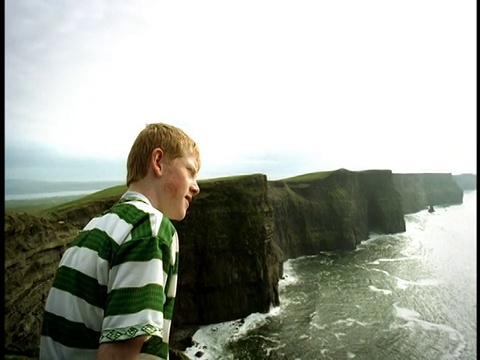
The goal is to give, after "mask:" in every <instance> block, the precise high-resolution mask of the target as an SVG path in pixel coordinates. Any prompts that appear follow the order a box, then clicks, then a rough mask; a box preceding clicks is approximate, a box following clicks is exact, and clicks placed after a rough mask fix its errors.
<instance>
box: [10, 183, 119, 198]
mask: <svg viewBox="0 0 480 360" xmlns="http://www.w3.org/2000/svg"><path fill="white" fill-rule="evenodd" d="M121 184H122V181H121V180H120V181H114V180H112V181H37V180H13V179H6V180H5V201H18V200H38V199H50V198H57V197H62V198H63V197H81V196H85V195H89V194H92V193H94V192H97V191H100V190H104V189H107V188H110V187H113V186H117V185H121Z"/></svg>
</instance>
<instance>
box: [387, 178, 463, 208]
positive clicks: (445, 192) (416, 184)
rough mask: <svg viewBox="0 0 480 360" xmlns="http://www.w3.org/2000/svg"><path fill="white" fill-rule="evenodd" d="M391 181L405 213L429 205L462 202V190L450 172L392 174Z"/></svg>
mask: <svg viewBox="0 0 480 360" xmlns="http://www.w3.org/2000/svg"><path fill="white" fill-rule="evenodd" d="M393 183H394V185H395V187H396V188H397V190H398V191H399V193H400V196H401V202H402V208H403V212H404V213H405V214H411V213H415V212H418V211H420V210H424V209H425V208H427V207H428V206H430V205H454V204H461V203H462V202H463V190H462V189H461V188H460V186H458V184H457V182H456V181H455V179H454V178H453V176H452V174H449V173H447V174H394V175H393Z"/></svg>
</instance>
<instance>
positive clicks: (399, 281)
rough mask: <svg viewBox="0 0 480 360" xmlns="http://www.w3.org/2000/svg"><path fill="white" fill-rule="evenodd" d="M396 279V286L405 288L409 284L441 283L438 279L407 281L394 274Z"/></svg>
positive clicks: (427, 284)
mask: <svg viewBox="0 0 480 360" xmlns="http://www.w3.org/2000/svg"><path fill="white" fill-rule="evenodd" d="M395 279H397V288H399V289H402V290H405V289H406V288H408V287H409V286H438V285H440V284H441V281H440V280H438V279H420V280H417V281H409V280H404V279H401V278H399V277H397V276H395Z"/></svg>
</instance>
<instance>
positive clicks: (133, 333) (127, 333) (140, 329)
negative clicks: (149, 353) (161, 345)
mask: <svg viewBox="0 0 480 360" xmlns="http://www.w3.org/2000/svg"><path fill="white" fill-rule="evenodd" d="M145 335H146V336H148V338H150V337H151V336H158V337H160V338H163V329H162V328H161V327H157V326H153V325H152V324H140V325H135V326H129V327H126V328H118V329H106V330H103V331H102V333H101V335H100V343H104V342H111V341H122V340H130V339H133V338H136V337H138V336H145Z"/></svg>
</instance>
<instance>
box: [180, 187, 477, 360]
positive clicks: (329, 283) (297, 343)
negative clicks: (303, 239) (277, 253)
mask: <svg viewBox="0 0 480 360" xmlns="http://www.w3.org/2000/svg"><path fill="white" fill-rule="evenodd" d="M405 221H406V227H407V230H406V232H404V233H399V234H394V235H375V234H371V236H370V238H369V239H368V240H366V241H364V242H362V244H361V245H360V246H358V248H357V249H356V250H355V251H352V252H349V253H346V254H338V253H322V254H319V255H317V256H309V257H302V258H297V259H292V260H289V261H287V262H286V263H285V264H284V271H285V279H283V280H282V281H281V282H280V301H281V305H280V306H279V307H276V308H273V309H272V310H271V312H270V313H269V314H252V315H250V316H249V317H247V318H245V319H242V320H238V321H232V322H225V323H221V324H215V325H209V326H206V327H203V328H201V329H200V330H199V331H197V333H196V334H195V336H194V341H195V342H196V345H195V346H194V347H191V348H189V349H187V354H188V355H189V356H190V357H191V358H192V359H201V360H206V359H210V360H212V359H242V360H243V359H288V360H311V359H315V360H316V359H358V360H360V359H365V360H375V359H379V360H380V359H381V360H390V359H432V360H438V359H445V360H447V359H476V358H477V345H476V337H477V300H476V290H477V286H476V280H477V279H476V191H472V192H466V193H465V195H464V201H463V204H461V205H455V206H449V207H437V208H436V211H435V212H434V213H428V212H427V211H426V210H425V211H421V212H418V213H416V214H409V215H406V216H405Z"/></svg>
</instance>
